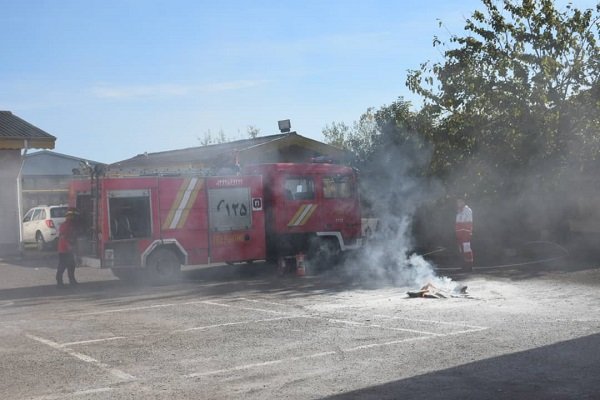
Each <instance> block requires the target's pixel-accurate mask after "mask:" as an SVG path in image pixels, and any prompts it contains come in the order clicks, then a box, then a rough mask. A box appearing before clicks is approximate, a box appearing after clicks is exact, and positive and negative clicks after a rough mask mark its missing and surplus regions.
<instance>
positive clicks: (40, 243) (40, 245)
mask: <svg viewBox="0 0 600 400" xmlns="http://www.w3.org/2000/svg"><path fill="white" fill-rule="evenodd" d="M35 243H36V245H37V249H38V250H39V251H42V250H45V249H46V241H45V240H44V235H42V232H39V231H38V232H37V233H36V234H35Z"/></svg>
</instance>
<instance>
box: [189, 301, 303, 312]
mask: <svg viewBox="0 0 600 400" xmlns="http://www.w3.org/2000/svg"><path fill="white" fill-rule="evenodd" d="M201 303H202V304H208V305H211V306H218V307H228V308H236V309H238V310H248V311H260V312H266V313H271V314H280V315H291V314H290V313H287V312H281V311H275V310H267V309H264V308H253V307H240V306H236V305H233V304H223V303H217V302H214V301H208V300H207V301H202V302H201Z"/></svg>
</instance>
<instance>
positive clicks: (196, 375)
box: [183, 351, 336, 378]
mask: <svg viewBox="0 0 600 400" xmlns="http://www.w3.org/2000/svg"><path fill="white" fill-rule="evenodd" d="M335 353H336V352H335V351H325V352H322V353H314V354H310V355H308V356H299V357H288V358H282V359H279V360H272V361H265V362H260V363H254V364H245V365H238V366H236V367H232V368H224V369H217V370H214V371H206V372H196V373H193V374H187V375H183V377H184V378H199V377H202V376H210V375H219V374H226V373H230V372H236V371H243V370H245V369H252V368H257V367H266V366H269V365H276V364H281V363H285V362H291V361H298V360H305V359H309V358H318V357H325V356H330V355H333V354H335Z"/></svg>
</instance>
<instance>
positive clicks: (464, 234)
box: [455, 198, 473, 271]
mask: <svg viewBox="0 0 600 400" xmlns="http://www.w3.org/2000/svg"><path fill="white" fill-rule="evenodd" d="M455 231H456V242H457V243H458V251H459V252H460V254H461V255H462V257H463V262H464V267H463V270H465V271H472V270H473V250H472V249H471V237H472V236H473V211H472V210H471V208H469V206H468V205H466V204H465V199H463V198H459V199H457V200H456V225H455Z"/></svg>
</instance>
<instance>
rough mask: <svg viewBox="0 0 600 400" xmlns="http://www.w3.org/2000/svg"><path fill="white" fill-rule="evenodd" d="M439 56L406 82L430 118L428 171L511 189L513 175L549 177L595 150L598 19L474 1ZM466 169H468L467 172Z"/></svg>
mask: <svg viewBox="0 0 600 400" xmlns="http://www.w3.org/2000/svg"><path fill="white" fill-rule="evenodd" d="M482 3H483V6H484V10H483V11H475V12H474V13H473V14H472V16H471V18H469V19H467V20H466V25H465V33H464V34H463V35H462V36H458V35H455V36H451V37H450V39H449V45H446V44H445V43H442V42H441V41H440V40H439V39H438V38H434V46H435V47H442V48H443V49H444V51H443V54H444V58H443V61H441V62H437V63H429V62H427V63H424V64H422V65H421V67H420V68H419V69H417V70H412V71H410V73H409V76H408V78H407V85H408V87H409V88H410V89H411V90H412V91H413V92H415V93H417V94H419V95H421V96H423V98H424V107H423V112H425V113H426V114H428V115H429V118H430V119H431V120H432V121H434V125H435V132H433V133H432V135H431V136H430V137H428V139H429V140H430V141H431V143H432V144H433V145H434V148H435V150H434V160H433V165H432V169H433V170H434V171H435V172H436V174H438V175H439V176H446V177H449V176H450V173H451V171H453V170H457V169H458V170H460V171H462V172H461V176H460V177H455V178H456V180H457V181H460V182H459V183H460V186H461V187H462V188H463V189H465V190H467V191H476V192H477V191H478V192H480V193H492V192H495V191H498V190H505V189H510V188H511V187H512V190H518V187H519V184H520V183H523V182H520V181H519V179H515V176H519V174H520V173H523V172H525V171H527V172H528V173H533V174H538V176H539V178H540V179H542V180H545V181H546V182H548V183H549V184H551V183H552V182H556V180H555V177H556V176H558V174H559V173H560V171H561V170H562V169H563V168H565V167H566V166H572V165H573V163H574V162H576V163H579V164H582V162H587V161H590V160H593V159H595V158H596V157H597V155H598V154H599V151H600V146H599V139H598V138H599V137H600V124H599V121H598V117H597V116H598V114H599V111H600V102H599V97H598V81H599V77H600V64H599V60H600V48H599V46H598V40H599V30H600V25H599V17H598V13H599V12H600V4H598V6H597V7H596V9H595V10H592V9H588V10H579V9H577V8H575V7H573V6H572V5H568V6H566V8H565V9H564V10H559V9H558V8H557V7H556V5H555V3H554V1H552V0H523V1H520V2H516V1H511V0H504V1H501V2H498V1H494V0H482ZM465 171H466V173H465Z"/></svg>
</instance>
